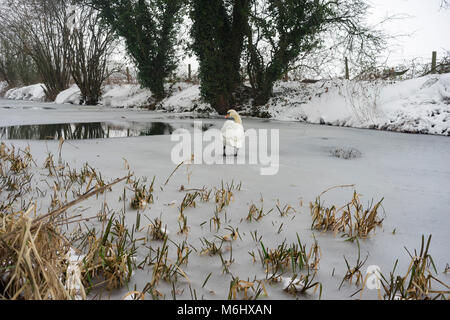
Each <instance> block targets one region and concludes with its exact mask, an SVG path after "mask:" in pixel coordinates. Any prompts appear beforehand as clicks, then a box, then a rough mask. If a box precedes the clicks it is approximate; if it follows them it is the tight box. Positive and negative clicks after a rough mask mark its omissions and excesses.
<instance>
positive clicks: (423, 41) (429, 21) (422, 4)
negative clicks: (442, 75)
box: [369, 0, 450, 63]
mask: <svg viewBox="0 0 450 320" xmlns="http://www.w3.org/2000/svg"><path fill="white" fill-rule="evenodd" d="M369 3H370V4H371V5H372V6H373V9H372V10H371V11H372V14H371V18H370V21H371V22H377V21H381V20H382V19H383V17H386V16H389V15H395V14H402V15H405V14H406V15H407V16H408V17H407V18H404V19H399V20H395V21H392V22H390V23H388V24H387V25H386V31H387V32H388V33H390V34H407V33H412V36H411V37H402V38H400V39H397V40H395V46H394V45H393V46H392V47H391V49H392V50H393V51H394V52H393V53H391V56H390V57H391V58H390V61H392V62H393V63H395V62H399V61H401V59H402V58H407V59H410V58H413V57H416V56H420V57H424V58H429V59H431V52H432V51H433V50H434V51H438V52H440V53H442V51H443V49H447V50H450V9H440V3H441V0H369ZM393 44H394V43H393Z"/></svg>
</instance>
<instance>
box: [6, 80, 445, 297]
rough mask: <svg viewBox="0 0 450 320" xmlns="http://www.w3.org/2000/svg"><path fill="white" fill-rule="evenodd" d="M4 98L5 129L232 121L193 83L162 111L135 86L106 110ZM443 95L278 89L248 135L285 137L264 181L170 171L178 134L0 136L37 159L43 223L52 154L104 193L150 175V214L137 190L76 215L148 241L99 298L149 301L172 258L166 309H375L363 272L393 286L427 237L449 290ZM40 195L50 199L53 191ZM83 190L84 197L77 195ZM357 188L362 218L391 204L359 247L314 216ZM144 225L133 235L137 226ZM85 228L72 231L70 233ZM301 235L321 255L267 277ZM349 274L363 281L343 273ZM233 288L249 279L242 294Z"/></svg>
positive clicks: (250, 121)
mask: <svg viewBox="0 0 450 320" xmlns="http://www.w3.org/2000/svg"><path fill="white" fill-rule="evenodd" d="M358 86H367V87H366V88H364V90H361V88H360V87H358ZM305 88H306V90H303V89H305ZM299 89H302V90H299ZM353 91H354V92H360V93H359V94H355V93H353V94H352V92H353ZM299 92H302V94H299ZM305 92H306V93H305ZM6 97H7V98H8V99H0V127H9V126H19V125H37V124H62V123H95V122H102V123H109V124H111V126H114V125H116V126H120V127H126V126H127V125H129V126H134V127H136V126H139V125H143V126H145V124H146V123H152V122H153V123H156V122H157V123H166V124H169V125H170V126H172V127H173V128H177V127H185V128H191V126H192V125H193V121H194V119H195V118H197V120H201V121H203V123H204V124H207V127H208V128H209V127H212V128H220V127H221V126H222V124H223V122H224V119H223V118H222V117H219V116H217V115H216V114H214V113H213V112H210V110H209V108H208V106H207V105H204V104H202V103H200V102H199V89H198V86H193V85H189V84H176V85H174V86H173V94H172V96H171V97H169V98H167V99H166V100H165V101H163V103H162V104H161V105H159V106H157V110H156V111H148V110H144V109H140V108H134V107H136V106H146V105H148V104H149V101H151V95H149V94H148V92H145V90H142V89H139V88H138V87H135V86H132V85H123V86H118V87H111V88H106V91H105V94H104V96H103V103H102V105H100V106H96V107H91V106H77V105H72V104H70V103H76V102H77V99H79V92H78V90H77V88H75V87H73V88H71V89H69V90H67V91H65V92H63V93H61V94H60V96H58V98H57V102H56V103H44V102H42V98H43V95H42V92H41V91H40V88H39V86H34V87H31V88H30V87H29V88H21V89H15V90H14V89H13V90H10V91H8V92H7V94H6ZM449 99H450V75H449V74H446V75H441V76H427V77H423V78H419V79H413V80H408V81H405V82H397V83H391V84H379V83H367V84H364V83H362V84H361V83H358V84H355V83H351V82H342V81H339V82H333V83H331V82H330V83H328V82H325V83H316V84H313V85H307V86H306V85H304V84H300V83H295V82H288V83H281V84H280V85H279V86H277V89H276V96H275V97H274V98H272V100H271V101H270V102H269V104H268V105H267V113H268V115H270V116H271V118H272V119H259V118H254V117H245V116H243V125H244V128H245V129H246V130H247V129H251V128H254V129H278V130H279V132H280V143H279V146H280V150H279V154H280V168H279V172H278V174H276V175H274V176H261V175H260V172H259V169H260V166H258V165H249V164H245V165H194V164H189V163H185V164H183V165H181V166H179V167H177V164H174V163H172V161H171V160H170V159H171V157H170V156H171V150H172V148H173V147H174V145H175V142H172V141H171V138H170V135H168V134H164V135H163V134H160V135H158V134H157V135H148V136H145V135H143V136H132V137H126V135H125V137H124V136H123V135H121V134H120V133H118V134H116V135H111V136H113V138H111V137H110V138H100V139H85V140H66V141H65V142H64V143H63V144H62V147H61V144H60V142H59V141H58V140H45V141H44V140H34V139H33V140H23V139H18V140H16V139H8V136H7V134H8V133H7V132H9V131H6V130H5V129H3V131H2V132H1V133H2V134H3V136H2V138H1V141H2V142H4V143H5V144H6V146H7V147H11V146H12V145H14V146H15V147H16V149H19V148H20V149H22V150H25V148H26V147H27V146H29V147H30V152H31V154H32V156H33V159H34V162H35V165H33V166H32V168H31V169H30V170H31V173H32V174H33V178H32V179H33V180H32V181H33V184H32V185H33V187H32V189H31V192H29V193H27V194H26V195H24V196H23V201H25V200H26V199H34V200H35V201H36V205H37V209H36V211H37V212H41V213H47V210H48V208H49V207H50V206H51V202H52V200H54V197H56V196H55V195H54V194H53V191H52V186H53V184H54V183H55V182H58V174H56V175H55V176H49V169H48V168H45V163H47V162H46V160H47V159H48V155H49V153H51V154H53V159H54V161H55V162H56V161H58V160H61V161H59V164H63V165H64V166H65V168H66V169H67V168H71V169H77V170H82V168H83V167H84V164H85V163H88V164H89V166H90V167H91V168H93V169H94V170H95V171H96V172H98V173H101V179H102V180H104V181H105V182H112V181H113V180H114V179H116V178H122V177H125V176H127V175H128V174H129V172H131V173H133V174H134V176H133V179H135V180H134V181H137V180H138V179H139V183H141V184H144V185H146V186H149V185H150V184H151V182H152V180H153V177H155V181H154V185H153V192H152V196H153V203H152V202H151V201H149V203H144V205H143V206H142V207H141V208H140V209H133V208H131V207H130V203H131V201H132V196H133V194H134V191H135V188H134V187H135V186H134V187H133V184H132V183H131V182H130V180H129V181H128V182H120V183H119V184H117V185H114V186H113V187H112V189H111V191H110V192H105V193H103V194H99V195H98V196H97V197H93V198H90V199H88V200H86V201H84V202H82V203H80V204H77V205H76V206H74V207H71V208H70V209H69V210H68V212H67V214H68V216H78V215H81V216H78V218H76V219H80V217H82V218H90V219H89V220H88V221H83V222H80V223H79V225H80V226H82V227H89V228H92V227H95V228H96V230H97V231H100V230H104V228H105V224H106V222H105V219H103V220H102V219H98V218H97V217H98V214H99V213H102V212H103V213H109V214H111V213H112V212H115V213H116V216H117V217H123V218H124V220H123V222H124V225H126V226H127V227H128V228H129V229H130V230H131V229H133V230H135V233H134V239H139V241H137V243H139V245H138V246H137V252H136V255H135V257H134V258H135V259H134V260H133V261H134V262H135V263H136V265H139V266H140V267H139V268H133V274H132V277H131V279H130V281H129V283H128V285H127V286H124V287H122V288H121V289H115V290H110V291H101V292H100V291H99V290H94V291H92V292H91V293H90V296H89V297H91V298H94V297H95V298H101V299H122V298H123V297H124V296H126V294H127V293H128V292H130V291H133V290H137V291H142V290H144V287H146V285H147V284H148V283H151V282H152V281H154V279H155V272H154V270H155V263H154V260H152V259H155V257H158V255H157V252H158V250H157V248H163V249H164V247H165V246H168V251H167V253H168V255H167V257H166V258H167V260H165V261H166V266H167V265H174V264H176V265H177V267H176V269H175V270H174V271H173V274H172V276H173V277H171V276H168V279H167V280H169V281H164V279H163V278H162V279H161V280H160V281H156V285H155V286H154V287H153V289H155V290H157V291H153V294H154V295H156V296H158V297H159V298H164V299H172V298H173V297H174V295H175V296H176V298H177V299H195V298H197V299H227V298H228V297H229V295H230V294H232V293H233V292H234V293H236V294H237V298H243V297H245V295H248V297H251V296H253V297H254V296H256V295H257V293H258V292H259V295H258V299H319V298H320V299H358V298H362V299H378V292H377V290H370V289H369V288H367V286H364V285H363V284H362V283H361V282H362V281H363V280H362V281H361V279H364V278H365V277H366V270H367V268H368V267H369V266H378V267H379V269H380V271H381V273H382V274H383V275H384V276H386V277H387V278H389V273H390V272H391V271H392V270H393V268H394V264H395V263H396V260H397V259H398V265H397V268H396V269H395V275H402V276H404V275H405V274H406V273H407V271H408V268H409V266H410V262H411V257H410V256H409V254H408V251H409V252H410V253H412V252H414V250H418V251H419V250H420V246H421V237H422V235H424V236H425V240H427V239H428V236H429V235H432V239H431V245H430V251H429V253H430V255H431V256H432V259H433V261H434V265H435V267H436V271H437V273H436V274H434V275H435V277H436V278H438V279H439V280H440V281H441V282H442V283H445V284H447V286H448V283H449V282H450V281H449V280H450V277H449V274H448V264H449V263H450V253H449V250H448V243H450V234H449V225H450V216H449V209H450V193H449V190H450V166H449V161H448V159H449V158H450V139H449V138H448V135H450V105H449V101H450V100H449ZM194 104H195V105H196V106H195V108H194ZM132 107H133V108H132ZM166 111H171V112H170V113H168V112H166ZM243 114H245V110H244V112H243ZM248 114H250V111H248ZM320 123H322V124H331V126H327V125H319V124H320ZM350 127H352V128H350ZM361 128H374V129H383V130H363V129H361ZM387 130H390V131H387ZM392 131H404V132H414V133H428V134H410V133H400V132H392ZM121 132H123V130H122V131H121ZM59 155H60V156H59ZM59 170H65V169H61V168H60V169H59ZM97 181H98V180H97ZM227 184H228V187H227ZM333 187H336V188H333ZM133 188H134V189H133ZM330 188H332V189H330ZM46 189H48V190H50V191H49V192H47V193H45V194H44V193H43V192H42V190H46ZM80 189H83V190H84V189H86V190H88V189H89V186H86V185H80ZM207 190H211V194H210V198H209V199H204V198H203V196H205V194H206V191H207ZM324 191H327V192H325V193H323V192H324ZM354 191H356V192H357V193H358V194H360V198H359V199H360V203H361V204H362V206H363V207H364V208H369V207H373V206H374V205H375V204H376V203H378V202H379V201H381V200H382V199H383V201H382V202H381V206H380V207H379V209H378V216H379V218H380V219H383V220H382V223H380V224H379V226H378V227H376V228H375V230H374V232H371V233H370V234H369V236H368V237H367V238H362V239H359V240H357V241H356V240H355V241H346V240H348V238H349V237H348V236H345V235H344V233H343V232H337V233H336V234H335V233H334V232H333V231H323V230H318V229H315V228H313V221H314V220H313V217H312V214H311V213H312V211H313V210H312V209H310V203H311V204H312V205H314V203H315V202H316V199H317V197H318V196H319V195H320V202H321V205H322V206H324V207H328V208H330V207H332V206H333V205H334V206H335V207H336V208H342V207H345V206H346V205H347V204H348V203H350V202H351V201H352V198H353V194H354ZM55 192H56V191H55ZM196 192H200V193H199V194H198V195H197V196H198V197H197V198H195V206H194V205H193V203H191V205H190V206H189V205H188V206H185V207H184V206H183V204H185V202H183V199H186V198H185V196H186V195H195V193H196ZM220 192H222V194H223V192H225V194H227V197H228V199H227V200H228V201H225V202H223V201H222V202H220V201H219V202H220V204H221V206H223V209H222V210H219V212H218V213H217V206H218V203H219V202H218V200H216V201H215V199H214V196H215V195H217V193H219V194H220ZM56 193H57V194H58V198H60V199H61V200H64V199H65V200H64V201H71V200H73V199H74V196H73V195H72V194H71V193H69V195H67V193H66V194H65V195H64V190H59V193H58V192H56ZM322 193H323V194H322ZM65 196H67V198H65ZM124 198H125V199H126V201H123V200H124ZM105 204H107V208H108V210H106V209H105ZM252 205H254V206H252ZM252 208H253V209H255V210H254V211H252ZM258 210H259V211H258ZM180 211H183V213H182V214H180ZM215 212H216V214H215ZM258 212H259V216H258V214H257V213H258ZM251 213H253V214H251ZM157 219H159V220H160V221H161V223H162V226H167V229H164V227H162V232H160V233H162V236H161V234H160V236H161V237H160V238H161V239H164V230H167V232H166V235H167V237H168V241H167V242H164V241H163V240H161V239H156V238H157V235H155V233H154V232H153V231H155V228H154V227H155V223H156V221H157ZM106 221H107V220H106ZM137 224H139V228H134V227H136V225H137ZM76 226H77V223H72V224H70V227H69V230H68V232H69V231H74V230H76V229H77V227H76ZM152 230H153V231H152ZM298 239H300V240H301V244H302V245H304V246H305V249H306V255H307V254H308V253H309V252H310V248H312V251H311V252H312V254H310V255H308V257H309V258H310V260H309V261H308V264H309V265H310V267H309V268H307V267H304V268H301V267H300V266H298V265H295V266H294V264H292V261H291V260H289V259H285V260H283V259H281V258H280V260H279V261H278V262H280V261H281V262H280V264H281V265H282V267H280V268H279V269H277V270H276V271H275V272H276V274H275V275H273V274H272V273H273V272H274V270H273V266H274V265H273V264H270V261H271V260H269V259H268V257H269V256H268V254H269V253H270V252H271V251H270V250H273V251H272V253H274V254H275V249H277V248H280V246H282V244H283V243H285V245H286V247H288V248H290V247H293V246H294V247H295V244H298ZM358 246H359V247H360V250H358ZM300 247H301V246H300ZM314 248H315V249H314ZM405 248H406V249H407V250H408V251H407V250H406V249H405ZM177 249H178V253H180V252H181V253H180V254H181V255H182V256H186V255H187V256H188V257H186V260H184V261H183V263H180V264H177V263H175V261H179V257H180V255H179V254H177ZM359 251H360V252H359ZM359 253H360V259H359V260H358V255H359ZM306 255H305V257H306ZM264 256H265V257H266V258H267V259H263V258H262V257H264ZM366 258H367V260H366ZM149 261H153V263H148V262H149ZM263 261H265V262H263ZM289 261H290V262H289ZM346 261H347V262H348V266H347V264H346ZM272 262H273V261H272ZM285 262H286V264H284V263H285ZM317 262H318V263H317ZM361 263H363V264H361ZM311 265H314V266H311ZM358 265H359V267H357V268H356V270H355V269H354V268H355V267H356V266H358ZM352 269H353V271H355V272H354V274H353V277H347V276H348V275H349V274H348V272H349V271H351V270H352ZM358 270H359V271H360V274H359V273H358ZM175 274H176V275H177V276H176V279H175V276H174V275H175ZM300 274H303V276H307V275H309V278H307V280H306V282H307V283H309V282H308V281H309V280H311V277H312V275H313V274H314V277H313V279H312V281H311V284H312V285H315V284H316V283H317V284H318V285H317V286H312V287H311V288H310V289H307V290H305V293H299V292H296V291H301V288H302V283H296V282H294V283H291V282H292V281H291V278H292V277H293V276H294V275H297V279H299V278H300V277H301V276H300ZM358 275H359V277H360V281H359V282H357V279H358ZM174 279H175V280H174ZM236 279H239V280H243V281H241V282H236V281H235V282H233V280H236ZM303 279H304V278H303ZM350 280H351V281H350ZM245 281H247V282H245ZM233 284H235V286H233ZM236 284H237V286H236ZM433 285H434V286H435V288H436V290H442V289H444V290H448V288H447V289H446V288H445V286H444V285H442V284H440V283H438V282H433ZM363 287H365V288H364V290H363V291H360V290H361V289H362V288H363ZM230 288H232V289H230ZM286 288H288V290H285V289H286ZM296 289H298V290H296ZM355 293H356V294H355ZM380 293H381V295H383V294H384V293H385V292H384V291H383V289H382V290H381V291H380ZM159 294H161V295H160V296H159ZM147 295H149V294H148V293H147ZM129 297H130V296H128V298H129ZM447 297H448V294H447ZM391 298H392V297H391Z"/></svg>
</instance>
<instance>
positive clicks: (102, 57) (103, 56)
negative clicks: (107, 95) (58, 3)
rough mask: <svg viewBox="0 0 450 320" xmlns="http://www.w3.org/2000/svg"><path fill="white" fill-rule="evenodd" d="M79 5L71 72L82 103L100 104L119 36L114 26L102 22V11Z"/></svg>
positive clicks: (71, 47)
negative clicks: (100, 12) (116, 35)
mask: <svg viewBox="0 0 450 320" xmlns="http://www.w3.org/2000/svg"><path fill="white" fill-rule="evenodd" d="M76 9H77V10H76V11H75V20H76V23H75V27H74V28H73V30H72V33H71V36H70V37H69V42H70V46H69V64H70V70H71V75H72V77H73V79H74V81H75V83H76V84H77V85H78V87H79V88H80V91H81V100H82V103H84V104H87V105H96V104H98V101H99V99H100V97H101V86H102V83H103V82H104V81H105V80H106V78H107V77H108V71H107V63H108V60H109V58H110V56H111V53H112V50H113V48H114V46H113V43H114V41H115V39H116V38H115V36H114V34H113V32H112V30H111V28H109V27H108V26H105V25H102V24H101V23H100V15H99V13H98V11H96V10H95V9H93V8H92V7H88V6H84V5H82V6H78V7H76ZM110 71H113V70H110Z"/></svg>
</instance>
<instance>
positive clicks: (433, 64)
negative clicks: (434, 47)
mask: <svg viewBox="0 0 450 320" xmlns="http://www.w3.org/2000/svg"><path fill="white" fill-rule="evenodd" d="M436 63H437V52H436V51H433V53H432V55H431V73H432V74H434V73H436Z"/></svg>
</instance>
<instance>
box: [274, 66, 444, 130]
mask: <svg viewBox="0 0 450 320" xmlns="http://www.w3.org/2000/svg"><path fill="white" fill-rule="evenodd" d="M449 79H450V74H444V75H430V76H426V77H422V78H417V79H412V80H405V81H399V82H392V81H387V82H386V81H378V82H377V81H371V82H368V81H359V82H355V81H348V80H333V81H325V82H318V83H315V84H301V83H298V82H288V83H282V82H281V83H278V85H277V86H276V87H275V97H274V98H272V99H271V100H270V101H269V103H268V105H267V112H269V114H270V115H271V116H272V118H273V119H278V120H285V121H293V120H294V121H305V122H309V123H321V124H329V125H338V126H347V127H354V128H375V129H382V130H392V131H401V132H413V133H429V134H439V135H440V134H442V135H450V104H449V101H450V97H449V92H450V81H449Z"/></svg>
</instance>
